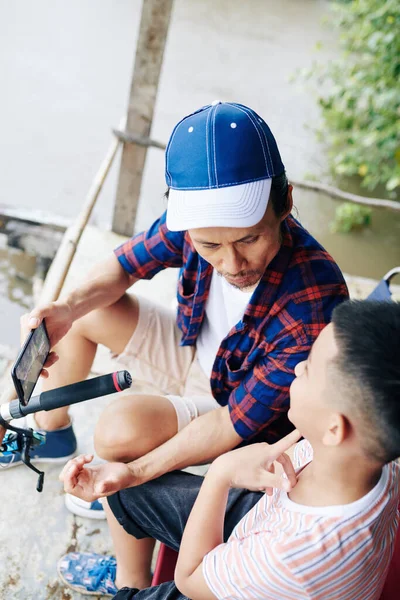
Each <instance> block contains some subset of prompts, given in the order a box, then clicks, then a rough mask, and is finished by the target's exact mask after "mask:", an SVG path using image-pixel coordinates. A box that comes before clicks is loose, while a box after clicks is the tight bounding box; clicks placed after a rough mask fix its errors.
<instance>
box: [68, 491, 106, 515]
mask: <svg viewBox="0 0 400 600" xmlns="http://www.w3.org/2000/svg"><path fill="white" fill-rule="evenodd" d="M65 506H66V507H67V509H68V510H69V512H71V513H73V514H74V515H77V516H78V517H84V518H86V519H95V520H96V519H97V520H98V521H100V520H104V519H105V518H106V513H105V511H104V509H103V510H90V508H84V507H83V506H79V505H77V504H75V502H74V501H73V500H72V499H71V498H70V496H65Z"/></svg>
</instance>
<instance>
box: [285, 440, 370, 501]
mask: <svg viewBox="0 0 400 600" xmlns="http://www.w3.org/2000/svg"><path fill="white" fill-rule="evenodd" d="M381 474H382V466H378V465H376V464H371V463H369V462H367V461H366V460H365V459H361V458H360V457H358V459H356V458H355V457H350V456H349V457H343V456H336V457H335V455H334V453H332V452H329V451H328V452H324V451H321V452H318V451H317V453H316V452H315V451H314V458H313V460H312V462H310V463H309V464H308V465H306V466H305V467H304V469H303V470H302V471H301V473H300V474H299V478H298V483H297V485H296V486H295V488H294V489H293V490H292V491H291V492H290V494H289V498H290V499H291V500H293V502H297V503H298V504H304V505H307V506H334V505H340V504H350V503H351V502H355V501H356V500H359V499H360V498H362V497H363V496H365V495H366V494H368V492H370V491H371V490H372V488H373V487H374V486H375V485H376V484H377V483H378V481H379V478H380V476H381Z"/></svg>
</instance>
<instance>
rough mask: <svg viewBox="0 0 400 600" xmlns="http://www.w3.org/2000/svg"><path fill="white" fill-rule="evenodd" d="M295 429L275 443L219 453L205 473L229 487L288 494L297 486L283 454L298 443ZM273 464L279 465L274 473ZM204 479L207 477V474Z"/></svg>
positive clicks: (288, 459)
mask: <svg viewBox="0 0 400 600" xmlns="http://www.w3.org/2000/svg"><path fill="white" fill-rule="evenodd" d="M300 437H301V434H300V433H299V432H298V431H297V429H295V430H294V431H292V432H291V433H289V435H287V436H286V437H284V438H282V439H281V440H279V442H277V443H276V444H271V445H269V444H266V443H261V444H252V445H251V446H246V447H245V448H239V449H237V450H233V451H232V452H228V453H227V454H223V455H222V456H220V457H219V458H217V459H216V460H215V461H214V463H213V464H212V466H211V468H210V470H209V474H210V475H211V476H214V477H216V478H219V479H221V480H224V481H226V482H227V483H228V485H229V486H230V487H234V488H244V489H247V490H252V491H257V492H264V491H265V492H266V493H267V494H268V495H271V494H272V493H273V488H279V489H283V490H285V491H287V492H289V491H290V490H291V489H292V488H293V487H294V486H295V485H296V483H297V477H296V473H295V471H294V468H293V465H292V462H291V460H290V458H289V457H288V455H287V454H285V452H286V451H287V450H288V449H289V448H290V447H291V446H293V444H295V443H296V442H298V441H299V439H300ZM276 463H279V464H280V465H281V468H280V469H279V470H280V471H283V473H284V474H285V475H286V477H287V478H286V477H284V476H283V473H280V474H278V473H275V466H276ZM207 477H208V475H207Z"/></svg>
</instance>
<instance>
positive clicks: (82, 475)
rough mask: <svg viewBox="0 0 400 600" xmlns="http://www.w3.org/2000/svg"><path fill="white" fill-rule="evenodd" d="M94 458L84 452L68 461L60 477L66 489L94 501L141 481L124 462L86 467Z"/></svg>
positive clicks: (83, 498)
mask: <svg viewBox="0 0 400 600" xmlns="http://www.w3.org/2000/svg"><path fill="white" fill-rule="evenodd" d="M92 460H93V455H91V454H84V455H81V456H78V457H77V458H73V459H72V460H69V461H68V462H67V464H66V465H65V467H64V468H63V470H62V471H61V473H60V477H59V479H60V481H62V482H63V483H64V490H65V491H66V492H67V493H68V494H72V495H73V496H77V497H78V498H81V499H82V500H86V501H87V502H93V501H94V500H97V499H98V498H101V497H102V496H111V494H115V492H119V490H122V489H125V488H127V487H132V486H134V485H139V484H140V483H141V481H140V480H139V478H138V477H135V474H134V472H133V470H132V469H131V468H129V467H128V465H125V464H124V463H117V462H114V463H104V464H101V465H95V466H93V467H85V465H87V464H88V463H90V462H92Z"/></svg>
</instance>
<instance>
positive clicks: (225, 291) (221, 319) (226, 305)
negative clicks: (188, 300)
mask: <svg viewBox="0 0 400 600" xmlns="http://www.w3.org/2000/svg"><path fill="white" fill-rule="evenodd" d="M253 291H254V289H253V290H251V291H250V292H242V291H241V290H239V289H238V288H235V287H233V286H232V285H230V284H229V283H228V282H227V281H226V279H225V278H224V277H221V276H220V275H218V273H217V272H216V271H215V269H214V271H213V274H212V277H211V285H210V292H209V295H208V298H207V302H206V307H205V315H204V319H203V324H202V326H201V329H200V333H199V336H198V338H197V342H196V348H197V358H198V360H199V363H200V366H201V368H202V369H203V371H204V373H205V374H206V375H207V377H210V376H211V372H212V368H213V365H214V361H215V357H216V354H217V351H218V348H219V347H220V345H221V342H222V340H223V339H224V338H225V337H226V336H227V335H228V333H229V332H230V330H231V329H232V327H234V326H235V325H236V324H237V323H238V322H239V321H240V320H241V319H242V318H243V315H244V312H245V310H246V307H247V305H248V303H249V301H250V298H251V296H252V294H253Z"/></svg>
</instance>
